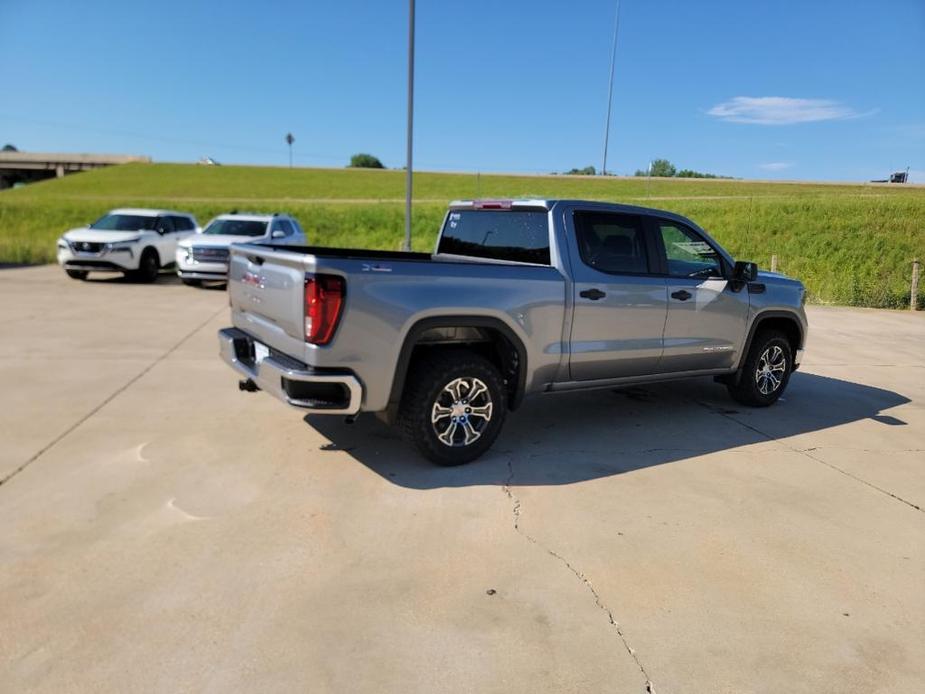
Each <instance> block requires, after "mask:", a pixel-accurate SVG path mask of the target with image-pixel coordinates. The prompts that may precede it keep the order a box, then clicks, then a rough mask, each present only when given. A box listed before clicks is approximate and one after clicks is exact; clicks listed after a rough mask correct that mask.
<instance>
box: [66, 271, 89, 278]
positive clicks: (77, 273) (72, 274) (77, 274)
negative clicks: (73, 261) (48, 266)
mask: <svg viewBox="0 0 925 694" xmlns="http://www.w3.org/2000/svg"><path fill="white" fill-rule="evenodd" d="M65 272H66V273H67V276H68V277H70V278H71V279H72V280H85V279H87V275H89V274H90V273H89V272H87V271H86V270H65Z"/></svg>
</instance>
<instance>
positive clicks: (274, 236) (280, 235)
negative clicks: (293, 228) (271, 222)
mask: <svg viewBox="0 0 925 694" xmlns="http://www.w3.org/2000/svg"><path fill="white" fill-rule="evenodd" d="M285 235H286V232H285V231H283V230H282V229H277V230H276V231H274V232H272V233H271V234H270V238H271V239H281V238H283V237H284V236H285Z"/></svg>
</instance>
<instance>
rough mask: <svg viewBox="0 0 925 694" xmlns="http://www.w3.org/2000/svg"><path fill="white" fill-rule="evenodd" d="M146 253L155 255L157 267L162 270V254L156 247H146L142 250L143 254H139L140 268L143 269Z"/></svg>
mask: <svg viewBox="0 0 925 694" xmlns="http://www.w3.org/2000/svg"><path fill="white" fill-rule="evenodd" d="M145 253H153V254H154V257H155V258H157V266H158V267H159V268H160V267H162V265H161V254H160V252H159V251H158V250H157V248H156V247H155V246H145V247H144V248H142V249H141V253H139V254H138V267H139V268H140V267H141V259H142V258H144V257H145Z"/></svg>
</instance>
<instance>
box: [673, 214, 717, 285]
mask: <svg viewBox="0 0 925 694" xmlns="http://www.w3.org/2000/svg"><path fill="white" fill-rule="evenodd" d="M658 229H659V233H660V235H661V237H662V243H663V244H664V246H665V257H666V259H667V261H668V274H669V275H671V276H672V277H722V276H723V263H722V260H721V259H720V257H719V254H718V253H717V252H716V251H715V250H713V247H712V246H710V244H708V243H707V242H706V241H705V240H704V239H703V237H701V236H700V234H698V233H697V232H695V231H694V230H693V229H690V228H688V227H686V226H684V225H683V224H678V223H677V222H670V221H667V220H662V219H660V220H658Z"/></svg>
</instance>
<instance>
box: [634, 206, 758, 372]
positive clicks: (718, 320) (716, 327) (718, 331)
mask: <svg viewBox="0 0 925 694" xmlns="http://www.w3.org/2000/svg"><path fill="white" fill-rule="evenodd" d="M652 221H653V223H654V225H655V227H656V229H657V232H658V233H657V234H656V239H657V240H658V242H659V245H660V246H661V249H660V252H661V253H662V254H663V256H662V260H663V262H664V263H665V267H666V268H667V274H668V319H667V321H666V322H665V344H664V352H663V353H662V360H661V363H660V364H659V369H658V370H659V371H660V372H663V373H676V372H680V371H700V370H712V369H728V368H732V367H734V366H735V365H736V364H737V363H738V358H739V353H740V350H741V349H742V344H743V342H744V339H743V338H744V336H745V327H746V323H747V320H748V290H747V289H746V288H745V287H744V286H743V284H744V283H734V282H731V281H730V280H729V279H728V278H729V277H730V276H731V270H732V268H730V267H728V262H726V261H725V260H724V259H723V258H722V256H721V255H720V254H719V253H718V252H717V251H716V249H715V248H713V247H712V246H711V245H710V243H709V242H708V241H707V240H706V239H705V238H704V237H703V236H701V235H700V234H699V233H698V232H697V231H696V230H694V229H692V228H690V227H688V226H687V225H686V224H681V223H680V222H677V221H674V220H670V219H658V218H655V219H653V220H652Z"/></svg>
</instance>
